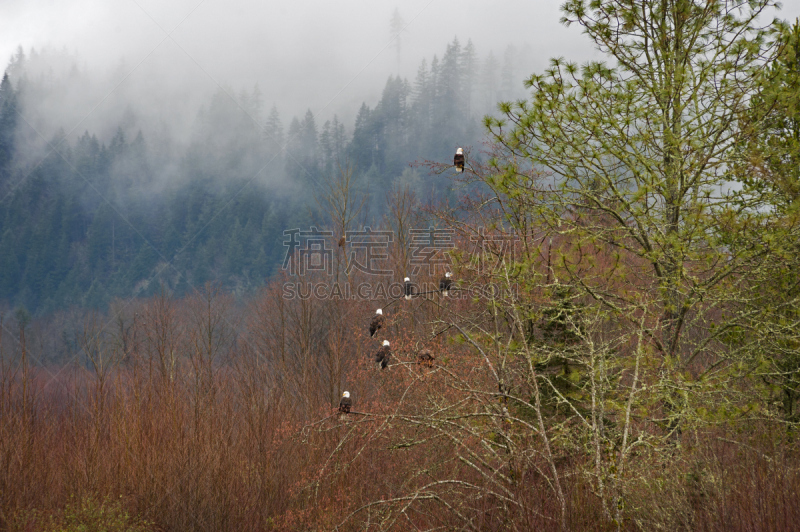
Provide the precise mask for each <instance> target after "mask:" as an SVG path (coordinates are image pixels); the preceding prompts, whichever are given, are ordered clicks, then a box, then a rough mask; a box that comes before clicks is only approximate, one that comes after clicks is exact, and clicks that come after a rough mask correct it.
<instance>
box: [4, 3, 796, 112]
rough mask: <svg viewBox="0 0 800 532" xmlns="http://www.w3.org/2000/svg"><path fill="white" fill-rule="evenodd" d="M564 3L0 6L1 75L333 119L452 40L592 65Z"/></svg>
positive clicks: (788, 13)
mask: <svg viewBox="0 0 800 532" xmlns="http://www.w3.org/2000/svg"><path fill="white" fill-rule="evenodd" d="M561 3H562V0H527V1H520V0H514V1H502V0H499V1H498V0H496V1H492V2H489V1H486V0H483V1H478V0H458V1H456V0H406V1H404V2H403V3H402V4H398V3H397V2H396V0H395V1H392V2H386V1H380V0H335V1H331V0H328V1H322V0H299V1H296V2H289V1H283V2H275V1H269V0H267V1H264V0H225V1H223V0H111V1H109V0H0V65H2V61H6V60H7V59H8V58H10V57H11V55H12V54H13V53H14V51H15V49H16V48H17V46H19V45H22V46H23V48H24V49H25V51H26V53H27V51H28V50H30V48H31V47H35V48H37V49H41V48H43V47H48V46H49V47H51V48H56V49H62V48H66V49H67V50H68V51H69V52H71V53H75V54H76V55H77V56H78V57H79V58H80V60H81V61H82V64H81V66H82V67H83V66H85V67H86V68H88V70H89V71H95V72H96V71H104V70H105V71H112V70H115V69H116V71H120V70H121V71H123V72H124V73H125V74H128V77H127V78H126V81H125V82H124V83H125V84H128V83H130V84H136V83H139V84H141V83H143V82H145V81H147V82H150V83H164V84H169V83H181V82H185V81H187V80H189V81H190V82H191V85H192V87H193V89H192V90H194V89H195V88H196V89H197V92H201V93H204V94H207V93H208V92H211V91H213V90H214V89H215V88H216V86H217V84H224V85H227V86H231V87H234V88H236V89H239V88H242V87H252V86H253V85H254V84H256V83H258V84H259V86H260V88H261V89H262V91H263V93H264V100H265V103H266V104H267V105H271V104H272V103H278V104H279V106H281V103H282V102H288V101H292V102H302V103H298V104H297V107H296V108H291V105H290V109H289V112H290V113H292V114H294V113H297V112H298V111H299V107H300V106H302V107H311V108H312V110H314V111H315V112H317V113H322V114H323V115H328V114H332V112H336V111H337V110H342V109H345V108H353V107H356V108H357V106H358V105H359V104H360V102H361V101H363V100H364V99H370V98H372V100H373V101H372V102H368V103H372V104H374V103H375V101H376V100H377V97H378V96H379V91H380V89H381V88H382V86H383V84H384V83H385V80H386V77H387V76H388V75H389V74H392V73H397V72H398V71H399V72H401V73H402V74H403V75H405V76H407V77H409V78H410V79H413V76H414V73H415V72H416V69H417V66H418V64H419V61H420V60H421V59H422V58H423V57H427V58H430V57H431V56H432V55H433V54H434V53H438V54H440V55H441V53H442V51H443V50H444V48H445V45H446V43H447V42H450V41H452V39H453V37H454V36H458V37H459V39H460V40H461V41H462V43H465V42H466V40H467V39H468V38H471V39H472V40H473V42H474V44H475V46H476V48H477V50H478V52H479V54H480V55H481V56H483V55H484V54H486V53H487V52H488V51H489V50H493V51H494V53H495V54H496V55H498V56H500V57H502V53H503V50H504V48H505V47H506V46H507V45H508V44H509V43H514V44H516V45H518V46H520V45H525V44H528V45H530V50H531V51H532V55H533V57H532V61H531V65H532V66H533V67H534V68H535V69H536V70H541V68H543V67H544V66H545V65H546V64H547V60H548V58H550V57H553V56H564V57H567V58H570V59H574V60H578V61H584V60H586V59H589V58H591V57H593V56H594V53H593V51H592V49H591V47H590V46H589V43H588V40H587V39H586V38H585V37H583V36H582V35H581V33H580V28H578V27H577V26H573V27H572V28H565V27H564V26H562V25H561V24H559V22H558V21H559V18H560V16H561V14H560V11H559V9H558V6H559V5H560V4H561ZM784 6H785V7H784V9H783V10H782V12H781V13H780V16H781V17H782V18H787V19H794V18H795V17H798V16H800V0H788V1H786V2H784ZM395 7H399V9H400V14H401V16H402V17H403V19H404V20H405V22H406V24H407V26H406V28H405V32H404V33H403V36H402V54H401V62H400V64H398V62H397V56H396V51H395V48H394V45H393V44H392V43H390V35H389V20H390V17H391V15H392V13H393V11H394V9H395ZM167 34H169V35H170V36H167ZM123 60H124V62H123ZM165 73H171V74H172V78H173V79H165V78H166V77H167V75H166V74H165ZM148 77H149V78H148ZM153 77H156V78H158V79H156V80H154V79H152V78H153ZM326 111H329V112H326ZM351 112H352V111H351Z"/></svg>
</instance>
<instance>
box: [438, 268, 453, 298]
mask: <svg viewBox="0 0 800 532" xmlns="http://www.w3.org/2000/svg"><path fill="white" fill-rule="evenodd" d="M452 284H453V280H452V279H450V272H447V273H445V274H444V277H442V278H441V279H440V280H439V290H441V291H442V295H443V296H445V297H447V294H448V293H450V286H452Z"/></svg>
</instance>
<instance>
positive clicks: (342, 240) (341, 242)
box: [339, 236, 347, 248]
mask: <svg viewBox="0 0 800 532" xmlns="http://www.w3.org/2000/svg"><path fill="white" fill-rule="evenodd" d="M346 241H347V240H346V239H345V238H344V236H342V238H340V239H339V247H340V248H343V247H344V243H345V242H346Z"/></svg>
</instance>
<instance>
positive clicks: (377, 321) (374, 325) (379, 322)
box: [369, 314, 386, 337]
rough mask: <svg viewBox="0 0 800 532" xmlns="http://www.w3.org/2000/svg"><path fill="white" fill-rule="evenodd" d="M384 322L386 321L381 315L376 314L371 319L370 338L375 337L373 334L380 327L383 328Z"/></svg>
mask: <svg viewBox="0 0 800 532" xmlns="http://www.w3.org/2000/svg"><path fill="white" fill-rule="evenodd" d="M385 321H386V320H385V318H384V317H383V314H376V315H375V316H373V317H372V321H371V322H369V335H370V337H373V336H375V334H376V333H377V332H378V331H379V330H380V329H381V327H383V324H384V322H385Z"/></svg>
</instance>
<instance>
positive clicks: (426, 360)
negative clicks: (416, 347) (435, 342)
mask: <svg viewBox="0 0 800 532" xmlns="http://www.w3.org/2000/svg"><path fill="white" fill-rule="evenodd" d="M434 360H435V359H434V358H433V354H432V353H431V351H430V349H423V350H422V351H420V352H419V354H418V355H417V364H419V365H421V366H425V367H428V368H432V367H433V361H434Z"/></svg>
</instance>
